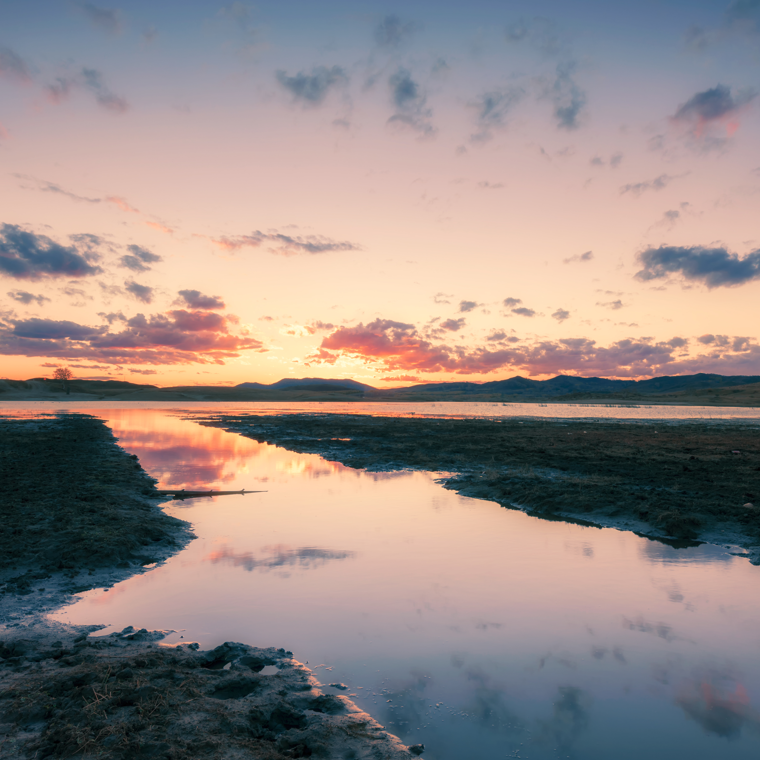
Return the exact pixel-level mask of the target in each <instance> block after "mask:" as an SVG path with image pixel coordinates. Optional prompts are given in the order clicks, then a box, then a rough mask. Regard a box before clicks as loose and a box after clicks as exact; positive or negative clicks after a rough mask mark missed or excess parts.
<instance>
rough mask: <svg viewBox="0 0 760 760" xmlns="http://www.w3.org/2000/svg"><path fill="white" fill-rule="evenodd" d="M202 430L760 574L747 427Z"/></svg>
mask: <svg viewBox="0 0 760 760" xmlns="http://www.w3.org/2000/svg"><path fill="white" fill-rule="evenodd" d="M194 419H195V420H196V421H200V422H202V424H205V425H211V426H218V427H221V428H223V429H225V430H229V431H231V432H235V433H239V434H241V435H245V436H248V437H249V438H253V439H254V440H257V441H260V442H264V443H270V444H275V445H278V446H283V447H284V448H287V449H290V450H292V451H297V452H300V453H312V454H319V455H321V456H323V457H325V458H327V459H330V460H333V461H337V462H340V463H342V464H344V465H347V466H349V467H355V468H364V469H368V470H400V469H420V470H428V471H432V472H441V473H446V475H445V477H443V478H442V480H441V482H442V484H443V485H444V486H445V487H446V488H450V489H453V490H455V491H457V492H459V493H461V494H463V495H465V496H471V497H475V498H481V499H488V500H491V501H495V502H498V503H499V504H501V505H502V506H504V507H506V508H509V509H521V510H523V511H525V512H528V513H530V514H534V515H537V516H539V517H543V518H546V519H552V520H558V519H559V520H567V521H574V522H580V523H581V524H584V525H589V526H596V527H613V528H618V529H622V530H631V531H634V532H636V533H638V534H641V535H645V536H647V537H650V538H655V539H657V540H660V541H663V542H665V543H668V544H670V545H672V546H676V547H686V546H690V545H694V544H695V543H696V542H698V541H706V542H709V543H713V544H717V545H720V546H724V547H726V548H728V549H729V550H730V551H732V552H733V553H735V554H739V555H741V556H746V557H747V558H749V560H750V561H751V562H752V563H753V564H760V427H759V426H757V425H753V424H749V423H746V422H737V421H726V420H722V421H710V422H667V421H656V422H655V421H652V420H642V421H634V422H623V421H616V420H551V419H535V418H531V419H522V420H520V419H515V418H508V419H449V418H402V417H379V416H378V417H373V416H369V415H337V414H290V415H280V416H260V415H255V414H236V415H230V414H219V415H211V416H208V417H204V418H203V419H202V420H200V419H198V418H197V417H194Z"/></svg>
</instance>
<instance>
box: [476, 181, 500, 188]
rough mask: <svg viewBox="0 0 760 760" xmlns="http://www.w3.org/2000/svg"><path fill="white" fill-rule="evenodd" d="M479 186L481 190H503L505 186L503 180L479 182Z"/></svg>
mask: <svg viewBox="0 0 760 760" xmlns="http://www.w3.org/2000/svg"><path fill="white" fill-rule="evenodd" d="M478 187H479V188H480V189H481V190H501V188H502V187H504V183H503V182H478Z"/></svg>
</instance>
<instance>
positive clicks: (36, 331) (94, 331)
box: [12, 317, 108, 340]
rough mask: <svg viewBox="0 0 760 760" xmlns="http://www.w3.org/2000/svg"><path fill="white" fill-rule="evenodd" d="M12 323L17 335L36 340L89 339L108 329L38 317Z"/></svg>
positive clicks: (14, 332)
mask: <svg viewBox="0 0 760 760" xmlns="http://www.w3.org/2000/svg"><path fill="white" fill-rule="evenodd" d="M12 324H13V334H14V335H15V336H18V337H19V338H33V339H35V340H59V339H61V338H70V339H71V340H89V339H92V338H95V337H97V336H99V335H102V334H103V333H104V332H106V331H107V330H108V328H107V327H87V326H85V325H79V324H77V323H76V322H69V321H67V320H60V321H58V320H54V319H37V318H36V317H33V318H32V319H19V320H15V321H12Z"/></svg>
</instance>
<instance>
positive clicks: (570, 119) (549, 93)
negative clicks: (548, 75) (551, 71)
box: [545, 61, 586, 130]
mask: <svg viewBox="0 0 760 760" xmlns="http://www.w3.org/2000/svg"><path fill="white" fill-rule="evenodd" d="M576 68H577V65H576V63H575V62H574V61H564V62H560V63H558V64H557V70H556V76H555V77H554V81H553V82H551V83H550V84H549V85H548V87H547V89H546V92H545V97H546V98H548V99H549V100H551V102H552V103H553V104H554V119H555V122H556V124H557V126H558V127H559V128H560V129H567V130H574V129H578V127H579V126H580V117H581V113H582V111H583V109H584V107H585V105H586V93H585V92H584V91H583V90H582V89H581V88H580V86H579V85H578V83H577V82H576V81H575V70H576Z"/></svg>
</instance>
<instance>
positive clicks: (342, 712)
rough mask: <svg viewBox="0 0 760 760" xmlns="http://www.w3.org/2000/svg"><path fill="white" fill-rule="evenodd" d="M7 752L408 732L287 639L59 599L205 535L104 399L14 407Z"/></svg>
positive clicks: (208, 746)
mask: <svg viewBox="0 0 760 760" xmlns="http://www.w3.org/2000/svg"><path fill="white" fill-rule="evenodd" d="M0 482H2V484H3V489H4V495H3V499H2V502H1V503H2V506H1V507H0V757H2V758H4V759H5V758H7V760H25V759H27V758H64V757H72V756H75V757H78V758H83V759H84V760H89V759H90V758H102V759H105V760H117V759H118V760H132V759H133V758H161V759H162V760H190V759H191V758H192V760H212V758H213V759H216V758H219V759H220V760H221V759H222V758H223V759H224V760H227V759H228V758H231V759H233V760H235V759H237V758H240V760H243V759H244V758H245V759H247V758H250V759H253V758H256V759H257V760H285V759H286V758H301V757H312V756H313V757H324V758H332V757H351V758H355V759H356V760H402V759H404V758H405V759H407V760H408V758H412V757H416V756H418V755H420V754H421V753H422V749H423V748H422V747H421V746H417V747H411V748H407V747H405V746H404V745H403V744H402V743H401V742H400V740H399V739H397V738H396V737H394V736H392V735H391V734H388V733H387V732H385V731H384V730H383V727H382V726H380V725H379V724H378V723H377V722H376V721H375V720H373V719H372V718H371V717H370V716H369V715H368V714H367V713H364V712H363V711H361V710H360V709H359V708H358V707H357V706H356V705H354V704H353V703H352V702H351V701H350V700H349V699H347V698H345V697H342V696H340V695H333V694H328V693H325V692H324V691H323V690H322V688H321V686H320V684H319V683H318V682H317V680H316V679H315V678H314V677H313V675H312V673H311V671H310V670H309V669H308V668H306V667H305V666H303V665H302V664H301V663H299V662H298V661H297V660H294V659H293V657H292V654H291V653H290V652H286V651H285V650H283V649H279V650H277V649H257V648H255V647H250V646H247V645H244V644H238V643H232V642H228V643H226V644H223V645H222V646H220V647H217V648H216V649H214V650H212V651H209V652H203V651H199V647H198V645H197V644H194V643H192V642H189V643H184V644H182V645H180V646H163V645H162V644H161V640H162V639H163V638H164V637H165V635H166V634H167V633H168V632H167V631H146V630H140V631H135V630H134V629H132V628H127V629H125V630H124V631H122V632H121V633H112V634H110V635H108V636H97V633H96V632H97V631H98V630H99V628H100V626H68V625H63V624H61V623H56V622H53V621H51V620H48V619H47V618H46V617H45V613H47V612H50V611H51V610H53V609H55V608H58V607H60V606H61V605H63V604H65V603H67V602H69V601H71V599H72V594H74V593H77V592H80V591H84V590H86V589H89V588H95V587H103V586H111V585H113V584H114V583H116V582H118V581H120V580H123V579H124V578H126V577H128V576H130V575H133V574H135V573H139V572H146V571H147V570H146V566H152V565H153V564H154V563H160V562H161V561H163V560H165V559H167V558H168V557H169V556H171V555H172V554H174V553H175V552H177V551H178V550H179V549H181V548H182V547H183V546H184V545H185V544H186V543H187V542H189V541H190V540H192V538H193V537H194V536H193V534H192V532H191V531H190V526H189V525H188V524H187V523H185V522H183V521H181V520H177V519H176V518H174V517H170V516H169V515H167V514H165V513H164V512H163V511H162V510H161V509H160V508H159V506H158V504H159V503H160V502H161V501H164V500H165V497H161V496H159V495H158V494H157V493H156V489H155V481H154V480H153V479H152V478H151V477H150V476H149V475H148V474H147V473H145V472H144V471H143V470H142V468H141V466H140V464H139V462H138V461H137V458H136V457H134V456H130V455H129V454H128V453H127V452H125V451H123V450H122V449H121V448H119V446H118V445H117V443H116V440H115V438H114V437H113V435H112V433H111V431H110V430H109V429H108V428H107V427H106V426H105V424H104V423H103V422H102V421H100V420H98V419H96V418H95V417H91V416H89V415H82V414H63V415H59V416H57V417H54V418H48V419H14V418H0Z"/></svg>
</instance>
